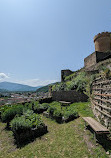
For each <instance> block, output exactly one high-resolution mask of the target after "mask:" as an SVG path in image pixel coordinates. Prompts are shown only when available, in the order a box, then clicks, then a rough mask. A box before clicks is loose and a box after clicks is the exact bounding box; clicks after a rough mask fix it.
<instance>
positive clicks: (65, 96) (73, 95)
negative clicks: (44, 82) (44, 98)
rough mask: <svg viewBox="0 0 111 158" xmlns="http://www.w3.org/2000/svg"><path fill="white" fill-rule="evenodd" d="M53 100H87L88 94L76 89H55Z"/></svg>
mask: <svg viewBox="0 0 111 158" xmlns="http://www.w3.org/2000/svg"><path fill="white" fill-rule="evenodd" d="M52 100H54V101H69V102H72V103H73V102H80V101H81V102H86V101H87V100H88V96H87V95H85V94H83V93H80V92H77V91H76V90H71V91H53V92H52Z"/></svg>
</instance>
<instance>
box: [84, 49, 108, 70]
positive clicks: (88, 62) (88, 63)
mask: <svg viewBox="0 0 111 158" xmlns="http://www.w3.org/2000/svg"><path fill="white" fill-rule="evenodd" d="M109 58H111V52H106V53H102V52H97V51H96V52H94V53H92V54H91V55H89V56H88V57H86V58H85V59H84V66H85V69H86V70H88V69H89V70H92V69H93V68H94V67H95V65H96V64H97V63H99V62H101V61H103V60H106V59H109Z"/></svg>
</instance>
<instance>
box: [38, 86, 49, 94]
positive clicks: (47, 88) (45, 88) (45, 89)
mask: <svg viewBox="0 0 111 158" xmlns="http://www.w3.org/2000/svg"><path fill="white" fill-rule="evenodd" d="M48 90H49V85H47V86H43V87H40V88H38V89H37V91H36V92H44V93H46V92H48Z"/></svg>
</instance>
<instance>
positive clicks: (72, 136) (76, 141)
mask: <svg viewBox="0 0 111 158" xmlns="http://www.w3.org/2000/svg"><path fill="white" fill-rule="evenodd" d="M71 106H76V107H77V110H78V112H79V115H80V116H92V117H93V114H92V111H91V108H90V104H89V103H74V104H72V105H71ZM42 119H43V121H44V123H45V124H46V125H47V126H48V131H49V132H48V133H47V134H45V135H44V136H42V137H40V138H37V139H36V140H35V141H33V142H31V143H29V144H27V145H25V146H24V147H22V148H16V145H14V138H13V135H12V132H11V131H7V130H5V126H6V124H3V123H1V122H0V158H15V157H16V158H107V155H106V152H105V150H104V149H103V148H102V146H101V145H99V144H98V146H96V142H95V141H94V140H93V139H92V134H91V133H90V132H89V131H88V130H87V131H85V130H84V122H83V120H82V118H81V117H79V118H78V119H76V120H74V121H71V122H69V123H64V124H58V123H56V122H55V121H53V120H51V119H50V118H45V117H43V116H42ZM85 136H86V137H85ZM86 142H88V143H89V144H88V143H86ZM91 145H92V146H91Z"/></svg>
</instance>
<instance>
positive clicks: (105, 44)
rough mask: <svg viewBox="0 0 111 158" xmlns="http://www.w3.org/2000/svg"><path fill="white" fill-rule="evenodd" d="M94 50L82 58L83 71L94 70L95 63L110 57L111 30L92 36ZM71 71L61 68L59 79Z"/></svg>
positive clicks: (62, 79)
mask: <svg viewBox="0 0 111 158" xmlns="http://www.w3.org/2000/svg"><path fill="white" fill-rule="evenodd" d="M94 44H95V52H93V53H92V54H90V55H89V56H88V57H86V58H85V59H84V68H85V71H94V68H95V65H96V64H97V63H99V62H100V61H103V60H106V59H109V58H111V32H102V33H99V34H97V35H96V36H95V37H94ZM72 73H73V71H71V70H69V69H67V70H61V81H62V82H63V81H64V77H66V76H69V75H70V74H72Z"/></svg>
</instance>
